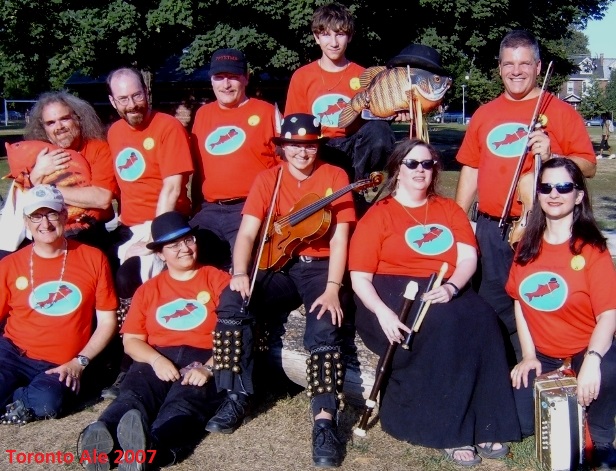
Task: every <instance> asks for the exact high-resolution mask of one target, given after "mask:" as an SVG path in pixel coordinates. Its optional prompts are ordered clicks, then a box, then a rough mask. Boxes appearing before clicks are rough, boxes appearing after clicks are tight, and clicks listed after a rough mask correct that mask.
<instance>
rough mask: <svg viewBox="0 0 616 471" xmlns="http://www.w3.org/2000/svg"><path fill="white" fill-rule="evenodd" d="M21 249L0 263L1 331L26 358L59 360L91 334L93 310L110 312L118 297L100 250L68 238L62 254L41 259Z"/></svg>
mask: <svg viewBox="0 0 616 471" xmlns="http://www.w3.org/2000/svg"><path fill="white" fill-rule="evenodd" d="M31 254H32V246H28V247H25V248H23V249H21V250H19V251H17V252H15V253H13V254H11V255H9V256H7V257H6V258H4V259H3V260H2V261H0V320H2V319H3V318H5V317H7V315H8V319H7V323H6V328H5V332H4V335H5V336H6V337H7V338H8V339H10V340H11V341H12V342H13V343H14V344H15V345H16V346H17V347H18V348H20V349H21V350H23V351H24V353H25V355H26V356H27V357H28V358H33V359H36V360H45V361H49V362H51V363H57V364H59V365H60V364H63V363H66V362H67V361H69V360H70V359H71V358H74V357H75V355H77V354H78V353H79V352H80V351H81V349H82V348H83V347H84V346H85V345H86V343H88V340H90V337H91V336H92V323H93V321H94V315H95V309H97V310H100V311H114V310H115V309H116V308H117V305H118V304H117V299H116V296H115V291H114V288H113V279H112V277H111V270H110V269H109V263H108V262H107V258H106V257H105V255H104V254H103V253H102V252H101V251H100V250H98V249H96V248H94V247H90V246H88V245H85V244H81V243H79V242H76V241H74V240H68V254H67V256H66V266H65V269H64V276H62V280H60V274H61V272H62V263H63V259H64V255H60V256H59V257H55V258H42V257H39V256H38V255H37V254H36V253H33V254H32V266H33V278H34V286H35V288H34V290H33V289H32V284H31V279H30V277H31V272H30V269H31V267H30V255H31Z"/></svg>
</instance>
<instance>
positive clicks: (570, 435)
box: [535, 369, 585, 471]
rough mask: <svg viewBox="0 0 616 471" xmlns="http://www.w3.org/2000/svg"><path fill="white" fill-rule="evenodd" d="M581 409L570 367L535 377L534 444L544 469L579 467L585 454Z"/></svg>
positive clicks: (563, 469) (571, 468)
mask: <svg viewBox="0 0 616 471" xmlns="http://www.w3.org/2000/svg"><path fill="white" fill-rule="evenodd" d="M584 436H585V435H584V409H583V408H582V406H580V405H579V404H578V402H577V379H576V378H575V374H574V373H573V371H572V370H570V369H565V370H556V371H552V372H550V373H546V374H544V375H540V376H538V377H537V378H536V379H535V445H536V451H537V459H538V460H539V461H540V462H541V465H542V466H543V467H544V469H548V470H550V471H566V470H575V469H578V467H579V465H580V464H582V461H583V458H584Z"/></svg>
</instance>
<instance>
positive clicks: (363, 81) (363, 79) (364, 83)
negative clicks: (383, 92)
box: [359, 65, 387, 88]
mask: <svg viewBox="0 0 616 471" xmlns="http://www.w3.org/2000/svg"><path fill="white" fill-rule="evenodd" d="M386 69H387V67H385V66H383V65H378V66H375V67H368V68H367V69H366V70H364V71H363V72H362V74H361V75H360V76H359V86H360V88H367V87H368V85H370V82H372V79H374V77H376V76H377V75H379V74H380V73H381V72H383V71H384V70H386Z"/></svg>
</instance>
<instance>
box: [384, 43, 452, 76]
mask: <svg viewBox="0 0 616 471" xmlns="http://www.w3.org/2000/svg"><path fill="white" fill-rule="evenodd" d="M407 65H410V66H411V67H417V68H418V69H424V70H428V71H430V72H433V73H435V74H438V75H446V74H447V71H446V70H445V69H443V66H442V64H441V55H440V54H439V53H438V51H437V50H436V49H434V48H431V47H430V46H424V45H423V44H410V45H408V46H406V47H405V48H404V49H402V50H401V51H400V53H399V54H398V55H397V56H396V57H394V58H392V59H390V60H389V62H387V67H405V66H407Z"/></svg>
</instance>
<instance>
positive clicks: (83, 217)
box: [5, 141, 108, 235]
mask: <svg viewBox="0 0 616 471" xmlns="http://www.w3.org/2000/svg"><path fill="white" fill-rule="evenodd" d="M5 147H6V154H7V157H8V163H9V170H10V173H9V175H7V177H10V178H13V179H14V180H15V181H14V185H12V186H11V191H13V192H14V193H15V194H13V195H12V196H13V198H18V197H19V196H20V194H23V192H24V191H26V190H28V189H29V188H31V187H32V184H31V183H30V178H29V176H28V175H29V173H30V172H31V171H32V168H33V167H34V164H35V163H36V156H37V155H38V154H39V153H40V152H41V151H42V150H43V149H45V148H48V149H49V150H50V151H52V150H55V149H58V147H57V146H54V145H53V144H50V143H49V142H44V141H21V142H17V143H14V144H9V143H8V142H7V143H5ZM64 151H65V152H67V153H68V154H69V155H70V157H71V160H69V161H68V167H67V168H66V169H63V170H57V171H55V172H54V173H52V174H51V175H47V176H46V177H44V178H43V181H42V183H45V184H48V185H56V186H58V187H72V186H77V187H82V186H90V184H91V183H90V182H91V178H92V175H91V171H90V165H89V163H88V161H87V160H86V159H85V157H84V156H83V155H81V154H80V153H79V152H76V151H74V150H71V149H64ZM66 207H67V210H68V221H67V223H66V225H65V232H66V233H67V234H68V235H70V234H73V233H76V232H79V231H80V230H82V229H85V228H87V227H89V226H90V225H91V224H93V223H94V222H96V221H100V220H105V219H108V218H107V217H106V216H107V211H106V210H102V209H96V208H87V209H85V208H78V207H76V206H71V205H68V204H67V205H66Z"/></svg>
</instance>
